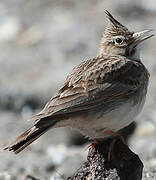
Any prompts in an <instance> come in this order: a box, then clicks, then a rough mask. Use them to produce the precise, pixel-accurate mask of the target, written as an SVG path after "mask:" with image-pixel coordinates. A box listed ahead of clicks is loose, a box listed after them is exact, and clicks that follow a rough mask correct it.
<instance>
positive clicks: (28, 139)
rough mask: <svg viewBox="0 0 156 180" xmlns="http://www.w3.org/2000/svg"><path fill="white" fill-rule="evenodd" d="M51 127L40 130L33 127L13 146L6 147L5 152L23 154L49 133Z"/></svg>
mask: <svg viewBox="0 0 156 180" xmlns="http://www.w3.org/2000/svg"><path fill="white" fill-rule="evenodd" d="M49 128H50V127H43V128H39V127H36V126H33V127H31V128H29V129H28V130H26V131H25V132H24V133H23V134H21V135H20V136H19V137H18V138H17V139H16V140H15V141H14V142H13V143H12V144H10V145H8V146H6V147H4V150H8V151H13V152H14V153H15V154H18V153H19V152H21V151H22V150H23V149H24V148H25V147H27V146H28V145H29V144H31V143H32V142H33V141H35V140H36V139H38V138H39V137H40V136H41V135H42V134H44V133H45V132H47V131H48V130H49Z"/></svg>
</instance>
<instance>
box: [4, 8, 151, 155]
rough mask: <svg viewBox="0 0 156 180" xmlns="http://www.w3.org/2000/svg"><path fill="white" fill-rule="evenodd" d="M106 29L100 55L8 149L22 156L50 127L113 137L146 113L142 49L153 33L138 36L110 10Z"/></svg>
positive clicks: (76, 73) (84, 65)
mask: <svg viewBox="0 0 156 180" xmlns="http://www.w3.org/2000/svg"><path fill="white" fill-rule="evenodd" d="M106 14H107V17H108V19H109V26H108V27H107V28H106V30H105V32H104V34H103V37H102V40H101V43H100V50H99V54H98V56H97V57H96V58H94V59H90V60H87V61H84V62H82V63H81V64H80V65H78V66H77V67H75V68H74V69H73V71H72V72H71V73H70V74H69V75H68V77H67V78H66V81H65V84H64V85H63V87H62V88H61V89H60V90H59V91H58V93H57V94H56V95H55V96H54V97H53V98H51V99H50V101H49V102H48V103H47V104H46V106H45V107H44V109H43V110H42V111H41V112H40V113H39V114H37V115H35V116H34V117H32V120H33V121H34V125H33V126H32V128H30V129H28V130H27V131H25V132H24V133H23V134H22V135H20V136H19V137H18V138H17V139H16V140H15V142H13V143H12V144H10V145H9V146H7V147H5V148H4V149H7V150H9V151H13V152H15V153H19V152H20V151H21V150H23V149H24V148H25V147H26V146H28V145H29V144H30V143H32V142H33V141H34V140H36V139H37V138H38V137H40V136H41V135H42V134H44V133H45V132H46V131H48V130H49V129H51V128H57V127H65V126H69V127H72V128H74V129H77V130H79V131H80V132H81V133H83V134H84V135H86V136H88V137H89V138H90V139H101V138H105V137H107V136H109V134H108V133H107V132H108V131H114V132H117V131H118V130H120V129H122V128H124V127H126V126H128V125H129V124H130V123H131V122H132V121H133V118H134V117H135V116H136V115H137V114H138V113H139V112H140V111H141V109H142V107H143V105H144V102H145V96H146V93H147V86H148V79H149V73H148V71H147V69H146V68H145V66H144V65H143V64H142V62H141V61H140V58H139V56H138V51H137V46H138V44H139V43H140V42H142V41H144V40H145V39H148V38H150V37H152V36H153V35H150V36H145V33H148V32H149V31H150V30H147V31H142V32H140V33H134V32H131V31H129V30H128V29H127V28H126V27H125V26H123V25H122V24H120V23H119V22H118V21H117V20H115V19H114V17H113V16H112V15H111V14H110V13H109V12H108V11H106Z"/></svg>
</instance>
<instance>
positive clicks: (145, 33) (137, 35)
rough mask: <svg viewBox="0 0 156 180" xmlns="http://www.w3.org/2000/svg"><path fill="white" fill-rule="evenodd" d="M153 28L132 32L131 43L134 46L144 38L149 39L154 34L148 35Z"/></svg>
mask: <svg viewBox="0 0 156 180" xmlns="http://www.w3.org/2000/svg"><path fill="white" fill-rule="evenodd" d="M152 31H153V30H152V29H150V30H144V31H141V32H136V33H134V34H133V38H134V39H133V45H134V46H135V47H136V46H137V45H138V44H140V43H141V42H143V41H145V40H146V39H149V38H151V37H153V36H154V34H151V35H149V33H150V32H152Z"/></svg>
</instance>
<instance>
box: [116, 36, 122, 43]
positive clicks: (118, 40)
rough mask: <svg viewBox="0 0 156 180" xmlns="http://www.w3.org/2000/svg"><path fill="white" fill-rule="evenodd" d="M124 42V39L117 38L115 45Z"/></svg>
mask: <svg viewBox="0 0 156 180" xmlns="http://www.w3.org/2000/svg"><path fill="white" fill-rule="evenodd" d="M122 42H123V39H122V38H119V37H117V38H116V39H115V43H116V44H121V43H122Z"/></svg>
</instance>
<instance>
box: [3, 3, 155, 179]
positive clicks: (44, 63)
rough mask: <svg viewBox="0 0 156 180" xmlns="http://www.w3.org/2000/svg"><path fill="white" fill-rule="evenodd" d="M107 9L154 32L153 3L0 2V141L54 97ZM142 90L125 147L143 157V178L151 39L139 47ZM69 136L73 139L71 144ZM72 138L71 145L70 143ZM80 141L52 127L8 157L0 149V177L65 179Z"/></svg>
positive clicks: (148, 148)
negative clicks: (144, 75)
mask: <svg viewBox="0 0 156 180" xmlns="http://www.w3.org/2000/svg"><path fill="white" fill-rule="evenodd" d="M106 9H107V10H109V11H111V12H112V13H113V14H114V15H115V16H117V17H118V19H119V20H120V21H121V22H122V23H123V24H124V25H126V26H127V27H128V28H129V29H132V30H134V31H140V30H144V29H148V28H149V29H156V21H155V19H156V3H155V1H154V0H148V3H147V1H145V0H138V1H136V0H131V1H129V0H118V1H113V0H109V1H106V0H83V1H82V0H79V1H78V0H59V1H58V0H46V1H43V0H33V1H26V0H21V1H18V0H1V3H0V17H1V18H0V72H1V73H0V74H1V75H0V89H1V93H0V114H1V116H0V122H1V126H0V146H1V147H3V146H4V145H5V144H7V143H8V142H10V141H11V140H13V139H14V138H15V137H16V136H17V135H18V134H19V133H20V132H22V131H23V130H24V129H25V128H26V127H28V126H29V125H30V124H31V122H27V121H26V119H28V118H29V117H31V115H32V114H34V113H35V112H38V111H39V110H40V109H41V108H42V107H43V106H44V104H45V102H46V101H47V100H48V99H50V97H51V96H53V95H54V93H55V92H56V90H57V89H58V88H59V87H60V85H61V84H62V83H63V81H64V79H65V76H66V75H67V74H68V73H69V71H71V69H72V68H73V66H75V65H77V64H79V63H80V62H82V61H83V60H84V59H88V58H92V57H94V56H96V53H97V51H98V43H99V41H100V38H101V36H102V32H103V30H104V27H105V26H106V23H107V20H106V18H105V14H104V10H106ZM141 52H142V60H143V62H144V64H145V65H146V66H147V68H148V69H149V71H150V74H151V78H150V87H149V91H148V97H147V101H146V105H145V107H144V110H143V112H142V113H141V115H140V116H139V117H137V125H138V126H137V128H136V131H135V133H134V134H133V136H132V137H131V138H130V140H129V144H130V147H131V149H132V150H133V151H135V152H137V153H138V154H139V156H140V158H141V159H142V161H143V162H144V166H145V168H144V175H143V179H144V180H147V179H148V180H154V179H156V168H155V167H156V141H155V139H156V126H155V124H156V111H155V108H156V103H155V102H156V93H155V92H156V83H155V82H156V60H155V57H156V39H155V38H153V39H151V40H149V41H147V42H146V43H144V45H143V47H142V51H141ZM73 137H75V139H76V137H80V138H79V140H78V138H77V143H76V142H74V140H73ZM78 141H79V142H78ZM81 141H84V140H83V139H82V137H81V136H80V135H78V134H77V133H75V132H74V133H73V132H72V131H70V130H69V129H63V128H62V129H56V130H53V131H51V132H49V133H47V134H46V135H45V136H43V137H41V138H40V139H39V140H38V141H37V142H35V143H34V144H33V145H32V146H30V147H28V148H27V149H26V150H25V151H24V152H22V153H21V154H19V155H17V156H15V155H14V154H12V153H8V152H1V153H0V159H1V161H0V180H31V179H32V180H33V177H36V179H40V180H54V179H57V180H59V179H65V178H66V177H68V176H70V175H72V174H73V172H74V171H75V170H76V169H77V168H78V167H79V166H80V164H82V162H83V161H84V160H85V158H86V154H87V152H86V151H85V147H86V145H83V146H78V145H77V146H76V145H74V144H80V143H81Z"/></svg>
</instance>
